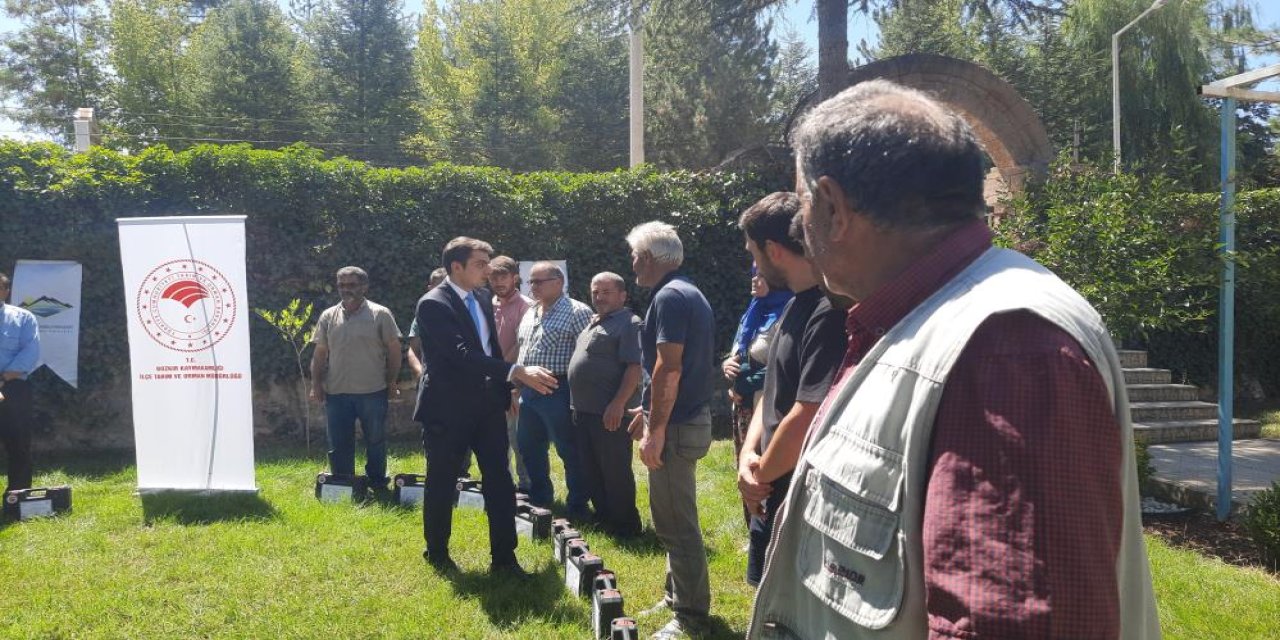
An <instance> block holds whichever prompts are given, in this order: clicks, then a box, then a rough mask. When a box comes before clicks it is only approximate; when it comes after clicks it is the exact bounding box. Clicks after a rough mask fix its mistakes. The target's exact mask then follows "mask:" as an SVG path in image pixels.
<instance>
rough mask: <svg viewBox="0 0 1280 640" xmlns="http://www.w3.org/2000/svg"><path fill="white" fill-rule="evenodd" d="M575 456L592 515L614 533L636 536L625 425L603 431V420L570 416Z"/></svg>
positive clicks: (636, 515) (579, 414)
mask: <svg viewBox="0 0 1280 640" xmlns="http://www.w3.org/2000/svg"><path fill="white" fill-rule="evenodd" d="M573 426H574V429H576V430H577V438H578V453H579V456H580V457H581V459H582V470H583V475H584V476H585V480H586V484H587V494H588V495H589V496H591V502H592V503H593V504H595V507H596V515H597V516H599V517H600V518H601V519H602V520H603V521H604V524H605V526H606V527H607V528H608V529H610V530H611V531H613V532H614V533H618V534H622V535H634V534H638V533H640V512H639V511H638V510H637V509H636V477H635V474H634V473H632V472H631V434H629V433H627V421H626V420H623V423H622V425H620V426H619V427H618V428H617V429H615V430H613V431H606V430H605V428H604V416H602V415H600V414H598V413H583V412H581V411H574V412H573Z"/></svg>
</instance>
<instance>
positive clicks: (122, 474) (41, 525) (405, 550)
mask: <svg viewBox="0 0 1280 640" xmlns="http://www.w3.org/2000/svg"><path fill="white" fill-rule="evenodd" d="M732 455H733V453H732V446H731V445H730V444H729V443H728V442H717V443H716V444H715V446H714V447H713V448H712V452H711V454H710V455H709V456H708V457H707V459H706V460H705V461H704V464H703V466H702V474H701V475H702V482H701V486H700V487H699V494H700V496H701V497H702V501H701V508H702V511H701V515H702V520H703V523H704V526H705V533H706V536H707V545H708V549H709V551H710V554H711V573H712V576H711V578H712V584H713V589H714V605H713V608H714V612H715V613H716V615H717V623H718V632H717V634H716V637H719V638H733V637H741V634H742V631H743V629H744V628H745V626H746V623H747V617H748V614H749V610H750V605H751V593H752V592H751V590H750V589H749V588H748V587H747V586H746V584H745V583H744V582H743V581H742V579H741V576H742V568H743V566H744V563H745V554H744V553H743V552H742V546H743V544H744V543H745V541H746V535H745V531H744V530H743V527H742V522H741V511H740V510H739V506H738V503H737V502H736V500H735V495H736V492H735V490H734V486H733V474H732V472H731V470H732ZM553 457H554V456H553ZM258 459H259V464H258V484H259V486H260V487H261V489H262V492H261V496H260V498H256V499H253V500H244V499H242V498H241V499H229V500H216V499H205V500H188V501H181V502H159V503H156V502H152V501H150V500H149V501H148V502H147V503H146V504H145V505H144V504H143V503H142V502H141V501H140V500H139V498H138V497H136V496H134V495H132V491H133V489H134V479H135V476H134V471H133V468H132V466H131V460H130V459H129V458H128V457H122V456H119V455H116V456H99V457H95V458H88V459H85V460H79V461H76V462H67V463H59V462H57V461H49V460H47V459H46V460H43V462H41V461H38V466H39V467H40V468H42V469H44V470H45V471H46V472H45V473H43V474H41V475H40V477H39V478H38V479H37V481H38V484H45V485H48V484H59V483H69V484H71V485H72V486H73V487H74V488H75V511H74V513H73V514H71V515H69V516H66V517H61V518H57V519H52V520H44V521H29V522H26V523H22V524H13V525H9V526H5V527H4V528H0V584H4V585H5V589H6V595H7V596H8V598H6V603H7V604H6V607H5V608H6V612H5V615H4V616H0V637H5V638H24V637H36V638H47V637H54V638H62V637H67V638H72V637H80V638H191V637H218V638H226V637H230V638H317V637H330V638H366V637H370V638H426V639H436V638H505V637H511V638H582V637H586V635H587V634H586V628H587V624H588V621H589V617H590V612H589V609H588V606H587V604H586V602H585V601H582V602H580V601H577V600H575V599H573V598H571V597H569V596H568V595H567V594H566V593H565V592H564V590H563V588H562V587H561V585H560V582H559V576H558V574H557V572H556V568H555V567H554V565H553V564H552V561H551V557H550V556H551V554H550V547H549V545H544V544H532V543H528V542H527V541H523V540H522V542H521V546H520V549H519V555H520V561H521V562H522V563H523V564H524V565H525V567H526V568H528V569H530V570H531V571H535V572H537V574H538V578H537V580H536V581H535V582H534V583H532V584H531V585H519V586H513V585H508V584H501V583H497V582H495V581H493V580H491V579H490V578H489V577H488V576H487V574H486V569H487V563H488V545H487V541H486V534H485V524H484V517H483V515H482V514H481V513H480V512H477V511H468V510H463V511H459V512H457V515H456V518H455V523H456V524H455V528H454V544H453V553H454V557H455V558H456V559H457V560H458V562H459V564H461V565H462V568H463V571H464V574H463V576H462V577H461V578H459V579H458V580H457V581H455V582H450V581H448V580H445V579H443V578H440V577H438V576H436V575H435V574H434V573H432V572H431V571H429V570H427V569H426V567H425V566H424V563H423V561H422V557H421V555H420V554H421V551H422V528H421V514H420V512H419V511H416V510H407V509H400V508H398V507H395V506H388V505H367V506H364V507H355V506H350V505H333V504H321V503H319V502H317V501H316V500H315V499H314V497H313V494H312V484H311V483H312V480H313V478H314V474H315V472H316V471H317V470H319V469H320V468H321V467H322V466H323V463H322V459H321V457H320V456H319V455H315V456H312V457H310V458H307V457H306V456H301V455H295V454H292V453H284V452H281V451H279V450H268V451H262V452H259V456H258ZM422 464H423V463H422V455H421V453H419V452H417V451H415V450H414V448H413V447H412V446H411V445H408V444H406V445H405V446H402V447H393V451H392V460H391V469H392V471H393V472H409V471H415V470H419V469H420V468H421V467H422ZM637 476H638V478H639V479H640V480H641V481H642V482H643V479H644V477H645V476H644V474H643V473H642V472H640V471H638V472H637ZM641 502H642V504H641V513H642V514H646V513H647V512H646V509H647V504H646V502H645V496H644V492H643V491H641ZM587 538H588V541H589V542H590V543H591V547H592V549H593V551H595V552H596V553H598V554H599V555H600V556H602V557H603V558H604V559H605V563H606V565H607V566H609V567H610V568H612V569H614V570H615V571H616V572H617V573H618V575H619V581H620V586H621V588H622V591H623V594H624V596H625V597H626V599H627V610H628V612H629V613H634V612H636V611H638V610H640V609H643V608H647V607H648V606H650V605H651V604H653V603H654V602H656V601H657V600H658V599H659V597H660V596H661V593H662V580H663V569H664V556H663V555H662V553H661V551H660V549H659V548H658V546H657V544H656V541H654V540H653V539H651V538H649V539H646V540H644V541H642V542H639V543H633V544H629V545H626V546H619V545H618V544H615V543H613V542H612V541H611V540H610V539H609V538H608V537H606V536H604V535H602V534H599V533H595V532H591V531H588V534H587ZM1150 547H1151V551H1152V561H1153V563H1154V570H1155V575H1156V580H1157V593H1158V595H1159V597H1160V600H1161V619H1162V621H1163V623H1164V625H1165V630H1166V637H1169V638H1207V637H1222V638H1253V637H1267V634H1268V633H1273V632H1274V629H1275V626H1274V625H1275V621H1276V620H1280V581H1277V580H1276V579H1275V578H1274V577H1272V576H1269V575H1267V574H1264V573H1262V572H1259V571H1248V570H1242V569H1237V568H1234V567H1229V566H1226V565H1223V564H1221V563H1218V562H1216V561H1211V560H1206V559H1204V558H1202V557H1200V556H1197V555H1195V554H1193V553H1189V552H1185V551H1181V550H1176V549H1170V548H1168V547H1166V546H1164V545H1163V544H1161V543H1159V542H1158V541H1156V542H1151V545H1150ZM664 622H665V620H663V619H661V618H660V617H657V616H655V617H654V618H651V619H644V620H641V625H642V631H645V632H651V631H652V630H654V629H655V628H656V627H657V626H659V625H660V624H662V623H664Z"/></svg>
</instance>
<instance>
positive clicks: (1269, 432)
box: [1254, 409, 1280, 439]
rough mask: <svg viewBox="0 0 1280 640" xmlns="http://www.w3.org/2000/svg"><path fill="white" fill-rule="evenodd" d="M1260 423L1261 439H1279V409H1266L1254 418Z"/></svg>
mask: <svg viewBox="0 0 1280 640" xmlns="http://www.w3.org/2000/svg"><path fill="white" fill-rule="evenodd" d="M1254 419H1255V420H1257V421H1258V422H1261V423H1262V437H1264V438H1277V439H1280V409H1268V410H1264V411H1261V412H1259V413H1258V415H1257V417H1256V418H1254Z"/></svg>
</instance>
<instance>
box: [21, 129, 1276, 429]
mask: <svg viewBox="0 0 1280 640" xmlns="http://www.w3.org/2000/svg"><path fill="white" fill-rule="evenodd" d="M780 188H782V189H785V188H789V181H788V180H787V176H776V177H774V178H773V179H772V180H768V179H765V178H761V177H757V176H751V175H743V174H734V173H718V174H691V173H682V172H675V173H657V172H653V171H647V170H641V171H636V172H630V171H618V172H614V173H604V174H569V173H533V174H520V175H516V174H512V173H510V172H508V171H504V170H501V169H493V168H476V167H459V166H452V165H447V164H440V165H435V166H432V167H427V168H408V169H379V168H372V167H369V166H367V165H365V164H362V163H359V162H354V161H350V160H345V159H337V160H325V159H324V158H323V157H322V156H321V154H320V153H319V152H317V151H315V150H311V149H307V148H305V147H292V148H287V149H284V150H280V151H264V150H255V149H252V148H249V147H247V146H225V147H218V146H200V147H193V148H191V149H188V150H186V151H183V152H180V153H174V152H172V151H169V150H167V149H164V148H162V147H156V148H151V149H149V150H147V151H145V152H143V153H141V154H140V155H137V156H124V155H120V154H117V153H114V152H110V151H103V150H94V151H93V152H90V153H87V154H79V155H77V154H71V153H69V152H67V151H66V150H65V149H62V148H61V147H58V146H55V145H47V144H32V145H26V144H17V143H12V142H0V270H9V269H11V268H12V264H13V261H14V260H16V259H19V258H33V259H67V260H77V261H79V262H81V263H83V264H84V265H85V273H84V298H83V308H82V310H81V322H82V334H81V359H80V360H81V390H80V392H76V391H74V390H72V389H70V388H68V387H67V386H66V385H62V384H52V383H50V384H45V385H43V386H44V387H45V388H44V389H43V390H42V392H41V394H40V404H41V405H43V406H44V407H45V408H46V409H47V408H49V407H57V410H56V411H48V412H47V415H49V416H50V418H49V420H47V421H45V422H46V424H55V423H56V424H62V423H66V422H71V423H80V424H79V425H78V428H80V429H87V430H90V431H91V430H92V429H93V428H96V427H97V425H102V424H106V423H111V424H115V425H126V426H127V420H125V418H126V416H124V415H119V413H120V412H125V411H127V406H128V402H127V398H124V399H122V400H121V401H117V402H114V403H109V402H100V401H99V399H100V397H109V398H114V397H115V396H119V395H120V394H121V393H123V394H124V395H126V396H127V389H128V384H127V383H128V347H127V344H126V339H125V330H124V327H125V324H124V323H125V308H124V293H123V291H122V281H121V274H120V255H119V243H118V235H117V231H116V224H115V219H116V218H118V217H130V216H165V215H209V214H235V213H239V214H246V215H248V224H247V233H248V238H247V240H248V250H249V255H248V262H249V264H248V272H249V281H248V287H249V292H248V293H249V301H250V304H251V305H252V306H254V307H267V308H274V309H278V308H280V307H282V306H284V304H286V303H287V302H288V301H289V300H291V299H293V298H295V297H296V298H301V299H302V300H303V301H304V302H313V303H315V305H316V307H317V309H322V308H324V307H327V306H330V305H332V304H334V303H335V302H336V300H337V296H336V295H335V292H334V291H333V273H334V272H335V271H336V270H337V269H338V268H340V267H342V266H345V265H347V264H355V265H359V266H361V267H364V268H365V269H367V270H368V271H369V273H370V277H371V280H372V281H371V288H370V297H371V298H372V299H373V300H375V301H378V302H380V303H382V304H385V305H387V306H388V307H390V308H391V309H392V311H393V312H394V313H395V314H396V318H397V320H398V321H399V323H400V325H401V328H402V330H403V329H407V328H408V324H409V321H410V318H411V314H412V312H413V305H414V302H415V301H416V300H417V298H418V297H419V296H420V295H421V293H422V289H423V287H424V286H425V283H426V279H427V276H428V274H429V273H430V272H431V270H432V269H434V268H435V267H437V266H438V265H439V260H440V258H439V255H440V250H441V248H442V247H443V245H444V243H445V242H446V241H447V240H448V239H449V238H451V237H453V236H456V235H463V234H465V235H471V236H475V237H479V238H483V239H485V240H488V241H489V242H491V243H492V244H493V245H494V247H495V248H496V249H497V251H498V252H500V253H505V254H508V255H511V256H513V257H515V258H517V259H537V258H564V259H567V260H568V261H569V264H570V270H571V292H570V293H571V295H572V296H573V297H575V298H578V299H580V300H584V301H585V300H587V299H588V295H587V288H588V284H589V283H588V280H589V278H588V276H589V275H592V274H594V273H596V272H599V271H606V270H607V271H614V272H617V273H619V274H622V275H623V276H624V277H626V278H628V280H629V281H630V277H631V268H630V258H629V255H628V250H627V246H626V243H625V241H624V240H623V238H624V236H625V234H626V232H627V231H628V230H630V228H631V227H632V226H634V225H636V224H638V223H641V222H645V221H648V220H654V219H658V220H665V221H668V222H671V223H672V224H674V225H676V226H677V227H678V228H679V229H680V233H681V237H682V238H683V240H684V242H685V251H686V271H687V272H688V273H689V274H690V275H691V276H692V277H693V278H694V280H695V281H696V282H697V283H698V284H699V285H700V286H701V287H702V290H703V291H704V292H705V293H706V294H707V297H708V299H709V300H710V301H711V304H712V306H713V308H714V309H715V312H716V319H717V326H718V331H719V342H718V344H719V345H720V346H721V347H722V348H727V346H728V343H729V340H730V337H731V335H732V332H733V329H734V327H735V325H736V322H737V318H738V316H739V315H740V314H741V312H742V310H743V308H744V307H745V304H746V299H747V288H748V282H747V277H746V272H747V269H748V266H749V264H750V258H749V256H748V255H747V253H746V252H745V251H744V250H743V248H742V240H741V235H740V233H739V232H738V231H737V228H736V224H735V223H736V218H737V215H738V213H739V212H740V211H742V210H743V209H744V208H745V207H747V206H749V205H750V204H751V203H753V202H755V201H756V200H757V199H759V198H760V197H761V196H763V195H764V194H766V193H768V192H770V191H773V190H776V189H780ZM1217 202H1218V198H1217V196H1216V195H1215V194H1188V193H1185V192H1182V191H1180V190H1179V189H1178V188H1177V186H1176V185H1174V184H1171V183H1169V182H1167V181H1164V180H1162V179H1160V178H1155V179H1152V180H1147V179H1139V178H1136V177H1133V176H1128V175H1121V176H1112V175H1111V174H1110V172H1109V171H1106V170H1105V168H1089V167H1078V166H1077V167H1072V168H1071V169H1070V170H1066V169H1064V168H1059V169H1057V170H1055V172H1054V174H1053V175H1052V176H1051V179H1050V180H1048V181H1047V182H1045V183H1044V184H1043V185H1041V186H1039V187H1037V188H1035V189H1033V190H1032V191H1031V192H1029V193H1028V194H1025V195H1024V196H1023V197H1021V198H1019V199H1017V200H1015V201H1013V202H1012V203H1011V213H1012V215H1010V216H1008V217H1007V218H1006V219H1005V220H1004V221H1003V222H1002V223H1001V225H1000V226H999V228H998V233H999V235H1000V242H1002V243H1004V244H1006V245H1009V246H1014V247H1016V248H1019V249H1020V250H1023V251H1024V252H1026V253H1028V254H1030V255H1032V256H1033V257H1035V258H1036V259H1038V260H1040V261H1041V262H1043V263H1044V264H1045V265H1047V266H1049V267H1050V268H1051V269H1054V270H1055V271H1056V272H1057V273H1059V274H1060V275H1062V276H1063V278H1064V279H1066V280H1067V281H1068V282H1070V283H1071V284H1072V285H1073V286H1076V287H1077V288H1079V289H1080V290H1081V291H1082V292H1083V293H1084V294H1085V295H1086V297H1088V298H1089V299H1090V301H1091V302H1093V303H1094V304H1095V305H1096V306H1097V307H1098V308H1099V310H1100V311H1101V312H1102V313H1103V315H1104V317H1106V318H1107V321H1108V323H1109V325H1110V326H1111V327H1112V329H1113V331H1114V332H1115V333H1116V335H1117V337H1119V338H1120V339H1121V340H1122V341H1123V342H1125V343H1126V344H1128V345H1130V346H1137V347H1149V348H1150V349H1151V350H1152V359H1153V361H1154V362H1156V363H1157V365H1158V366H1167V367H1170V368H1173V369H1175V370H1177V371H1179V372H1181V373H1182V374H1183V375H1184V377H1185V378H1186V379H1188V380H1190V381H1192V382H1195V383H1198V384H1202V385H1212V383H1213V382H1214V379H1215V370H1216V353H1215V349H1216V326H1217V324H1216V322H1217V321H1216V307H1217V281H1218V280H1217V279H1218V276H1217V273H1218V264H1219V263H1218V258H1217V257H1216V255H1215V254H1214V248H1215V243H1216V236H1217ZM1237 215H1238V219H1239V231H1238V245H1239V252H1238V256H1237V259H1238V261H1239V270H1238V280H1237V291H1238V299H1237V362H1238V366H1239V369H1238V373H1240V374H1241V384H1240V385H1239V387H1240V388H1241V389H1242V390H1244V391H1248V390H1249V389H1250V388H1254V389H1255V390H1257V389H1259V388H1260V389H1261V390H1264V391H1265V392H1266V393H1267V394H1276V393H1280V298H1277V296H1276V295H1274V294H1273V291H1272V289H1273V287H1274V286H1275V285H1276V283H1280V189H1271V190H1262V191H1255V192H1251V193H1243V194H1240V198H1239V207H1238V214H1237ZM632 294H633V297H632V306H633V307H634V308H636V309H637V310H642V309H643V308H644V305H645V304H646V303H647V298H646V296H645V292H643V291H638V290H634V288H633V291H632ZM251 331H252V341H253V360H252V363H253V373H254V378H255V381H256V383H257V384H259V385H268V384H270V383H272V382H273V381H276V380H278V379H280V378H281V377H282V376H283V377H288V376H290V375H291V374H292V373H293V369H292V367H293V361H292V358H293V355H292V352H291V351H290V350H289V349H288V347H287V346H285V345H284V343H283V342H281V341H280V340H279V339H278V337H277V336H276V335H275V333H274V332H273V330H272V329H271V328H270V327H268V326H267V325H266V323H265V322H263V321H262V320H261V319H258V318H256V316H255V317H254V319H253V320H252V321H251ZM41 375H42V376H44V374H41ZM98 394H101V395H98ZM111 406H115V407H117V409H112V408H111ZM119 407H123V408H119ZM113 411H114V412H116V413H115V414H113V413H112V412H113ZM55 428H56V426H55Z"/></svg>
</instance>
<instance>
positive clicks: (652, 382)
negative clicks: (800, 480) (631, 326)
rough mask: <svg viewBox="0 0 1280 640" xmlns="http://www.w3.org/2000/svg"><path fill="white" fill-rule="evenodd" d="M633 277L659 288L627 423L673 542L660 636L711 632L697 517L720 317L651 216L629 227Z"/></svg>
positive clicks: (671, 238)
mask: <svg viewBox="0 0 1280 640" xmlns="http://www.w3.org/2000/svg"><path fill="white" fill-rule="evenodd" d="M627 244H629V245H631V266H632V269H634V270H635V273H636V284H638V285H640V286H642V287H649V288H650V289H652V290H653V297H652V301H651V302H650V303H649V310H648V312H647V313H646V314H645V318H644V327H643V329H642V330H641V333H640V346H641V351H642V356H643V364H644V370H645V372H646V373H647V374H648V378H649V383H648V384H647V385H646V386H645V389H644V397H643V398H642V399H641V408H640V409H639V410H637V411H636V416H635V418H634V419H633V420H632V422H631V427H630V428H629V429H628V431H630V432H631V435H632V437H633V438H637V439H638V440H640V459H641V461H643V462H644V465H645V466H646V467H648V468H649V509H650V511H651V512H652V515H653V530H654V533H656V534H658V539H659V540H661V541H662V544H663V546H664V547H666V549H667V582H666V594H665V597H664V598H663V605H665V606H666V607H669V608H670V609H671V611H672V613H673V614H674V616H673V619H672V620H671V622H670V623H668V624H667V625H666V626H665V627H663V628H662V629H661V630H660V631H658V633H656V634H654V636H653V637H654V638H660V639H666V638H680V637H684V635H685V634H687V633H692V634H698V633H700V632H703V631H706V630H707V627H708V624H707V623H708V620H709V615H710V609H711V587H710V583H709V580H708V578H707V551H706V547H705V545H704V544H703V541H702V528H701V527H700V526H699V525H698V501H697V471H698V460H701V459H702V457H703V456H705V455H707V450H708V449H709V448H710V447H711V409H710V406H709V403H710V401H711V394H712V390H713V385H714V382H713V378H712V376H713V372H714V371H715V364H714V362H715V343H714V333H715V318H714V316H713V315H712V312H711V305H710V304H708V303H707V299H706V298H705V297H704V296H703V295H702V292H701V291H699V290H698V287H696V286H694V284H693V282H691V281H690V280H689V278H687V277H685V276H684V275H682V274H681V273H680V272H679V269H680V265H681V264H682V263H683V262H684V245H683V244H682V243H681V242H680V237H679V236H678V235H676V231H675V228H674V227H672V226H671V225H669V224H665V223H662V222H647V223H645V224H642V225H640V226H638V227H636V228H634V229H632V230H631V233H629V234H627Z"/></svg>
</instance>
